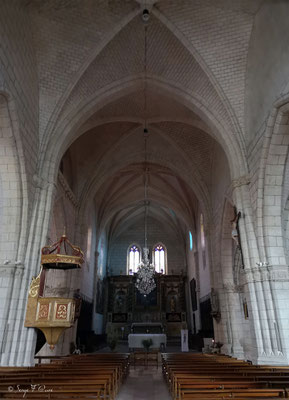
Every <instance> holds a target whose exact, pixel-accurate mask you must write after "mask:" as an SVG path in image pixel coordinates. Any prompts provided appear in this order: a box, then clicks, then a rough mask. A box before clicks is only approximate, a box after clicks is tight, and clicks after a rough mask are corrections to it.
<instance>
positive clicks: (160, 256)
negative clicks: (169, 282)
mask: <svg viewBox="0 0 289 400" xmlns="http://www.w3.org/2000/svg"><path fill="white" fill-rule="evenodd" d="M153 254H154V265H155V269H156V272H158V273H159V274H166V270H167V268H166V267H167V266H166V264H167V251H166V248H165V247H164V246H163V245H162V244H160V243H159V244H157V245H156V246H154V250H153Z"/></svg>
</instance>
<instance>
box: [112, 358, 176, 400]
mask: <svg viewBox="0 0 289 400" xmlns="http://www.w3.org/2000/svg"><path fill="white" fill-rule="evenodd" d="M171 399H172V398H171V396H170V394H169V391H168V389H167V386H166V384H165V381H164V379H163V376H162V369H161V367H160V366H159V368H158V369H157V368H156V367H151V366H150V367H148V368H147V369H146V368H144V367H141V366H136V368H135V369H134V368H133V367H131V368H130V373H129V376H128V378H127V380H126V381H125V382H124V384H123V386H122V388H121V390H120V392H119V394H118V396H117V397H116V400H171Z"/></svg>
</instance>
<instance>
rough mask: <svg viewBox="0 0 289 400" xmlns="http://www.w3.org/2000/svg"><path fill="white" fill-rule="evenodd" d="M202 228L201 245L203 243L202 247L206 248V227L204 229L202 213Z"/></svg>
mask: <svg viewBox="0 0 289 400" xmlns="http://www.w3.org/2000/svg"><path fill="white" fill-rule="evenodd" d="M200 230H201V245H202V248H203V249H204V248H205V246H206V242H205V229H204V217H203V214H201V215H200Z"/></svg>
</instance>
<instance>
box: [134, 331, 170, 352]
mask: <svg viewBox="0 0 289 400" xmlns="http://www.w3.org/2000/svg"><path fill="white" fill-rule="evenodd" d="M144 339H152V341H153V344H152V346H151V347H150V348H152V349H159V348H160V346H161V344H164V346H165V347H166V346H167V335H166V334H164V333H130V334H129V335H128V347H129V348H130V349H137V348H143V344H142V341H143V340H144Z"/></svg>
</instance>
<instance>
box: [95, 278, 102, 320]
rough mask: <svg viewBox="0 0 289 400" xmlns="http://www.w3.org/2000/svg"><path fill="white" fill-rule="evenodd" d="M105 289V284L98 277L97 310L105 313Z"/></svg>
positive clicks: (99, 312)
mask: <svg viewBox="0 0 289 400" xmlns="http://www.w3.org/2000/svg"><path fill="white" fill-rule="evenodd" d="M103 291H104V285H103V281H102V280H101V279H97V282H96V299H95V312H96V313H98V314H103V302H104V300H103Z"/></svg>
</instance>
